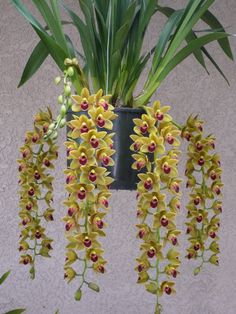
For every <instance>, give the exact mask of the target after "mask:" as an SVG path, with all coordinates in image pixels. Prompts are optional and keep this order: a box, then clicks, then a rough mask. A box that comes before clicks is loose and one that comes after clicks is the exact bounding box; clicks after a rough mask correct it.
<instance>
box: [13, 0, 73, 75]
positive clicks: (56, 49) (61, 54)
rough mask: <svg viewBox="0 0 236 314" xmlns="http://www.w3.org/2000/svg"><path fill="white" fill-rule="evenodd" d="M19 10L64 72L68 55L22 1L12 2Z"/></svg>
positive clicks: (15, 0) (14, 0)
mask: <svg viewBox="0 0 236 314" xmlns="http://www.w3.org/2000/svg"><path fill="white" fill-rule="evenodd" d="M12 2H13V3H14V5H15V6H16V8H17V10H18V11H19V12H20V13H21V14H22V15H23V16H24V17H25V18H26V20H27V21H28V22H29V23H30V24H31V25H32V27H33V29H34V30H35V32H36V33H37V34H38V36H39V37H40V39H41V40H42V41H43V43H44V45H45V46H46V47H47V49H48V51H49V53H50V55H51V56H52V58H53V59H54V60H55V62H56V63H57V65H58V66H59V68H60V69H61V70H64V60H65V58H66V57H68V55H67V53H66V52H65V51H64V50H63V49H62V48H61V47H60V46H59V45H58V44H57V43H56V41H55V40H54V39H53V38H51V37H50V36H49V35H48V34H47V32H46V31H45V30H44V28H43V27H42V26H41V25H40V23H39V22H38V21H37V20H36V19H35V18H34V16H33V15H32V14H31V13H30V12H29V10H28V9H27V8H26V7H25V6H24V5H23V4H22V2H21V1H20V0H12Z"/></svg>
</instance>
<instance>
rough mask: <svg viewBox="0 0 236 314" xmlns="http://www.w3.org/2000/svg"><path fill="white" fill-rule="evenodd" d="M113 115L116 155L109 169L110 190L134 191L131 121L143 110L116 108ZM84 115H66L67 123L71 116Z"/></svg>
mask: <svg viewBox="0 0 236 314" xmlns="http://www.w3.org/2000/svg"><path fill="white" fill-rule="evenodd" d="M114 111H115V113H116V114H117V118H116V119H115V120H114V121H113V130H112V131H111V132H114V133H115V135H114V137H113V140H114V149H115V150H116V153H115V154H114V155H113V156H112V158H113V159H114V162H115V165H114V166H113V167H110V169H109V171H110V172H111V176H112V177H113V178H114V179H115V181H114V182H113V183H112V184H111V187H110V189H112V190H136V186H137V182H138V178H137V171H136V170H134V169H132V168H131V166H132V164H133V162H134V160H133V158H132V156H131V155H132V152H131V150H130V146H131V144H132V140H131V138H130V135H131V134H133V133H134V131H133V127H134V123H133V119H134V118H140V117H141V115H142V114H143V113H144V110H143V109H136V108H135V109H134V108H116V109H115V110H114ZM81 114H86V113H85V112H78V113H77V112H76V113H74V112H72V111H70V112H69V113H68V114H67V121H70V120H71V119H72V115H78V116H79V115H81Z"/></svg>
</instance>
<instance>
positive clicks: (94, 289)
mask: <svg viewBox="0 0 236 314" xmlns="http://www.w3.org/2000/svg"><path fill="white" fill-rule="evenodd" d="M88 287H89V289H91V290H93V291H96V292H99V291H100V289H99V286H98V285H97V284H96V283H94V282H89V284H88Z"/></svg>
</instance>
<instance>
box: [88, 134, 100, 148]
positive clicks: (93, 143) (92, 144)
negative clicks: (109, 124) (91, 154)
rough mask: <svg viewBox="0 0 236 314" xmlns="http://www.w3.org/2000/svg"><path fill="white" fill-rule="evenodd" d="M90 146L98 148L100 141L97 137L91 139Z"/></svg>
mask: <svg viewBox="0 0 236 314" xmlns="http://www.w3.org/2000/svg"><path fill="white" fill-rule="evenodd" d="M90 144H91V146H92V147H93V148H97V147H98V145H99V141H98V139H97V138H96V137H95V136H94V137H93V136H92V137H91V139H90Z"/></svg>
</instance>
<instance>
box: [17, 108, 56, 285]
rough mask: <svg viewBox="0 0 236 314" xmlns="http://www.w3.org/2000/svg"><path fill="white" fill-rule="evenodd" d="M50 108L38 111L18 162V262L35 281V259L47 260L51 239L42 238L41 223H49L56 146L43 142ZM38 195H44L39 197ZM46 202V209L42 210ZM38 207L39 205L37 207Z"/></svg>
mask: <svg viewBox="0 0 236 314" xmlns="http://www.w3.org/2000/svg"><path fill="white" fill-rule="evenodd" d="M52 121H53V119H52V114H51V111H50V109H49V108H48V111H46V112H43V111H40V112H39V113H38V114H37V115H36V116H35V120H34V130H33V131H31V132H27V133H26V137H25V144H24V145H23V146H22V147H21V148H20V152H21V154H22V158H21V159H18V160H17V161H18V163H19V168H18V169H19V186H20V189H19V195H20V204H19V206H20V211H19V217H20V218H21V223H20V228H21V234H20V244H19V251H20V252H21V257H20V263H22V264H24V265H28V264H29V265H30V266H31V268H30V274H31V278H32V279H34V278H35V262H36V257H37V256H38V255H41V256H43V257H50V254H49V253H50V251H51V250H52V246H51V243H52V239H51V238H49V237H48V236H47V235H46V229H45V227H44V225H43V220H44V222H50V221H53V212H54V209H53V208H52V205H51V204H52V201H53V194H52V193H53V187H52V182H53V179H54V178H53V176H51V175H50V172H49V170H50V169H53V168H54V165H53V161H54V160H56V159H57V157H58V152H57V149H58V147H57V146H56V144H55V140H54V139H51V138H48V139H45V134H46V132H47V130H48V127H49V125H50V124H51V123H52ZM42 195H44V196H43V197H42ZM45 203H46V209H44V207H45V205H44V206H42V205H43V204H45ZM41 204H42V205H41Z"/></svg>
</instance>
